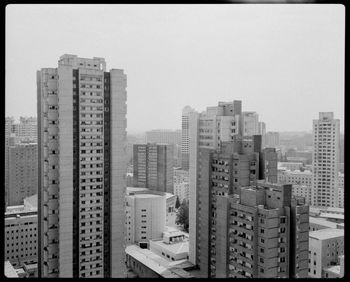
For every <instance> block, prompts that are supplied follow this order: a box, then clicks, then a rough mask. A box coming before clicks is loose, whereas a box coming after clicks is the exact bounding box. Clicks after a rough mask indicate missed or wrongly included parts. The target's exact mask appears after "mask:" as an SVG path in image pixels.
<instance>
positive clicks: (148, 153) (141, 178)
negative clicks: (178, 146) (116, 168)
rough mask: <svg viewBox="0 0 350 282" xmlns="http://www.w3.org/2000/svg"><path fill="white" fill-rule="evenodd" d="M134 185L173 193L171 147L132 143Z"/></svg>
mask: <svg viewBox="0 0 350 282" xmlns="http://www.w3.org/2000/svg"><path fill="white" fill-rule="evenodd" d="M133 162H134V164H133V168H134V173H133V181H134V185H133V186H134V187H144V188H149V189H153V190H157V191H161V192H168V193H173V191H174V189H173V175H174V166H173V147H172V146H171V145H169V144H155V143H148V144H134V156H133Z"/></svg>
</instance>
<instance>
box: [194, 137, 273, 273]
mask: <svg viewBox="0 0 350 282" xmlns="http://www.w3.org/2000/svg"><path fill="white" fill-rule="evenodd" d="M268 149H269V148H268ZM268 149H265V150H268ZM265 150H264V151H261V136H260V135H254V136H253V137H252V138H249V139H248V137H243V138H242V137H239V136H236V137H235V138H234V140H233V141H230V142H222V143H221V146H220V147H219V149H217V150H215V149H208V148H200V149H199V153H198V154H199V156H200V157H199V158H200V165H199V168H198V180H197V187H196V188H197V190H196V199H197V201H196V207H197V210H198V212H197V213H196V229H197V230H196V233H195V235H196V261H197V264H198V266H199V267H200V270H201V273H202V274H203V275H204V276H205V277H216V273H215V269H211V267H210V264H211V263H210V261H211V260H212V259H211V258H210V254H209V253H210V252H214V251H213V250H215V248H216V240H215V236H211V235H212V234H211V230H215V228H216V222H215V210H216V208H217V202H216V196H217V195H220V196H227V195H232V194H237V195H239V194H240V192H241V189H240V187H242V186H250V185H256V183H257V180H259V179H271V181H275V180H276V179H277V170H276V168H277V162H276V158H277V155H276V153H275V156H274V159H275V161H274V162H273V161H271V162H270V164H269V165H270V166H272V165H273V163H274V164H275V167H276V168H275V169H270V170H268V169H266V165H264V163H267V161H266V159H270V158H269V156H268V154H267V153H266V152H265ZM273 174H274V175H273ZM208 226H211V229H208ZM214 232H215V231H214ZM208 246H209V249H208ZM211 257H213V256H211Z"/></svg>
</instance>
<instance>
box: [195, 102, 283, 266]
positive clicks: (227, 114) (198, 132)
mask: <svg viewBox="0 0 350 282" xmlns="http://www.w3.org/2000/svg"><path fill="white" fill-rule="evenodd" d="M189 116H190V117H189V136H190V139H189V140H190V143H189V147H190V169H189V184H190V187H189V190H190V193H189V199H190V213H189V222H190V224H189V233H190V255H189V257H190V261H191V262H192V263H193V264H197V257H198V256H197V247H196V246H197V245H198V244H199V241H200V234H199V233H198V232H199V231H198V228H197V226H198V224H199V217H198V216H197V215H198V208H199V206H198V205H199V203H200V202H201V201H202V200H200V199H199V197H202V198H203V199H205V198H206V196H205V195H200V193H198V191H199V189H198V185H199V179H200V177H201V176H200V171H199V169H200V166H202V164H203V160H202V155H201V154H200V149H204V148H206V149H214V150H216V149H219V148H220V146H221V143H222V142H235V144H236V145H234V147H235V149H234V150H236V151H237V150H238V151H237V152H238V154H239V155H242V156H240V158H248V159H249V157H247V156H243V155H246V154H247V152H249V153H251V152H252V153H257V154H256V155H255V158H256V164H255V165H256V166H257V170H260V171H261V174H260V177H262V178H264V176H263V174H264V173H265V170H264V169H262V168H263V167H265V166H266V165H267V162H266V160H264V159H265V158H266V157H267V158H270V157H271V155H270V154H267V155H266V156H265V157H263V155H262V154H261V137H255V139H254V140H255V141H253V139H252V138H253V137H252V136H245V137H244V138H243V136H244V130H246V132H245V133H246V135H247V134H248V133H249V132H250V131H251V130H250V129H251V128H254V130H255V129H256V131H258V119H257V114H256V113H255V112H252V113H251V112H248V114H246V116H248V117H251V119H252V121H253V124H256V126H250V119H249V118H246V119H245V122H246V126H245V127H244V119H243V114H242V102H241V101H233V102H219V104H218V106H216V107H207V110H206V111H205V112H202V113H200V114H199V113H197V112H194V111H193V112H191V113H190V115H189ZM249 128H250V129H249ZM248 129H249V130H250V131H249V130H248ZM253 143H254V145H253ZM253 146H255V149H254V150H255V151H254V150H253V151H252V148H253ZM239 148H240V149H239ZM249 153H248V154H249ZM266 153H267V152H266ZM249 161H253V160H250V159H249ZM274 162H276V159H275V158H273V159H271V164H273V163H274ZM263 163H264V164H263ZM266 169H267V167H266ZM271 169H272V168H271ZM272 171H273V169H272ZM266 172H267V170H266ZM276 176H277V170H276ZM203 177H204V175H203ZM204 201H207V200H204Z"/></svg>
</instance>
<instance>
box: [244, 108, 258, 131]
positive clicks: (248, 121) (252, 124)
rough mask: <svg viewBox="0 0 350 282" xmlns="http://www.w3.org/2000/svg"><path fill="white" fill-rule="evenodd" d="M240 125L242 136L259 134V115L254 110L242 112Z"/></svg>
mask: <svg viewBox="0 0 350 282" xmlns="http://www.w3.org/2000/svg"><path fill="white" fill-rule="evenodd" d="M241 125H242V133H243V136H252V135H258V134H260V133H259V132H260V128H259V115H258V114H257V113H256V112H243V114H242V123H241Z"/></svg>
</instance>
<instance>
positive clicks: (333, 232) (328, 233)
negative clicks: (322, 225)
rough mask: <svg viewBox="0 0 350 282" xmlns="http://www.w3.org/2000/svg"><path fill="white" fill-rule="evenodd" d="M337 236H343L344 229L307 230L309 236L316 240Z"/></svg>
mask: <svg viewBox="0 0 350 282" xmlns="http://www.w3.org/2000/svg"><path fill="white" fill-rule="evenodd" d="M338 237H344V229H334V228H326V229H321V230H317V231H311V232H309V238H313V239H316V240H327V239H332V238H338Z"/></svg>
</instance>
